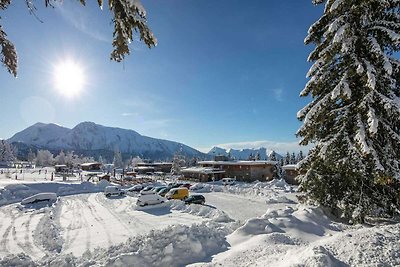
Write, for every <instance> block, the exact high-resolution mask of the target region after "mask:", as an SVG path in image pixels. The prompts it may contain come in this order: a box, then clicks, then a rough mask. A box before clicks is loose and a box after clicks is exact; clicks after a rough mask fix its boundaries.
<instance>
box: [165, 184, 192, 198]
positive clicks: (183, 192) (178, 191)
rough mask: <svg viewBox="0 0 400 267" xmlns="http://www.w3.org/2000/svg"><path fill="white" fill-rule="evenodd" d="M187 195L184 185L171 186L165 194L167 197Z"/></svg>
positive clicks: (184, 196)
mask: <svg viewBox="0 0 400 267" xmlns="http://www.w3.org/2000/svg"><path fill="white" fill-rule="evenodd" d="M188 196H189V190H188V189H187V188H186V187H179V188H172V189H171V190H169V192H168V193H167V194H166V195H165V197H166V198H167V199H180V200H183V199H186V198H187V197H188Z"/></svg>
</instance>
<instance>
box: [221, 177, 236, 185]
mask: <svg viewBox="0 0 400 267" xmlns="http://www.w3.org/2000/svg"><path fill="white" fill-rule="evenodd" d="M235 181H236V180H235V179H234V178H223V179H222V184H223V185H233V184H235Z"/></svg>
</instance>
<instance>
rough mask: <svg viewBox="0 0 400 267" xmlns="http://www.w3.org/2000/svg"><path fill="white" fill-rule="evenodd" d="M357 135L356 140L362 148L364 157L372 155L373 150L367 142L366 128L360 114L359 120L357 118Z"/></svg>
mask: <svg viewBox="0 0 400 267" xmlns="http://www.w3.org/2000/svg"><path fill="white" fill-rule="evenodd" d="M357 127H358V130H357V134H356V136H355V140H356V141H357V143H358V144H359V145H360V147H361V151H362V153H363V154H364V155H367V154H370V153H371V149H370V148H369V146H368V143H367V140H366V135H365V128H364V124H363V122H362V121H361V118H360V115H359V114H358V118H357Z"/></svg>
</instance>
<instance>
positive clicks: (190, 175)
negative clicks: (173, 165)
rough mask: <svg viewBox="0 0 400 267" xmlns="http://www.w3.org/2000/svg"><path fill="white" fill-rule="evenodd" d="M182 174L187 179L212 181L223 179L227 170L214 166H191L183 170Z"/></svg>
mask: <svg viewBox="0 0 400 267" xmlns="http://www.w3.org/2000/svg"><path fill="white" fill-rule="evenodd" d="M181 174H182V175H183V177H184V178H185V179H186V180H194V181H198V182H203V183H205V182H211V181H213V180H215V181H217V180H221V179H222V178H224V177H225V171H224V170H221V169H216V168H212V167H191V168H185V169H182V170H181Z"/></svg>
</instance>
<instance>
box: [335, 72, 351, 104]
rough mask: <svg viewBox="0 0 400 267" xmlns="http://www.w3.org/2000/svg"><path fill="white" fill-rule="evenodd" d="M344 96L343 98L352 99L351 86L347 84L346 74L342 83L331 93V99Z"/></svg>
mask: <svg viewBox="0 0 400 267" xmlns="http://www.w3.org/2000/svg"><path fill="white" fill-rule="evenodd" d="M341 93H342V94H343V96H346V97H347V98H351V89H350V86H349V84H348V82H347V74H345V75H344V76H343V77H342V79H341V80H340V82H339V83H338V84H337V85H336V86H335V88H334V89H333V91H332V93H331V99H332V100H335V99H336V98H338V96H339V95H340V94H341Z"/></svg>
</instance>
